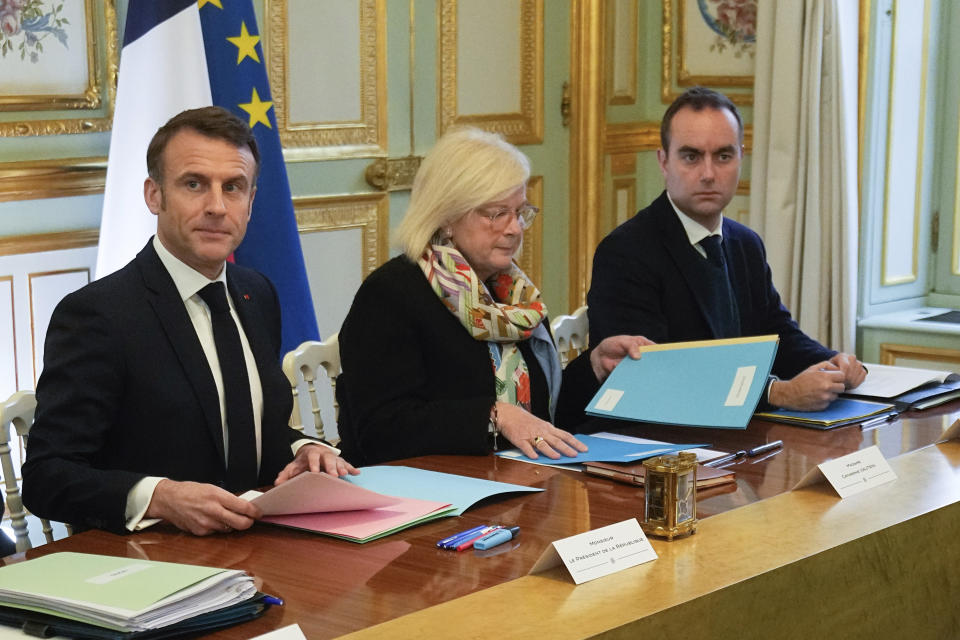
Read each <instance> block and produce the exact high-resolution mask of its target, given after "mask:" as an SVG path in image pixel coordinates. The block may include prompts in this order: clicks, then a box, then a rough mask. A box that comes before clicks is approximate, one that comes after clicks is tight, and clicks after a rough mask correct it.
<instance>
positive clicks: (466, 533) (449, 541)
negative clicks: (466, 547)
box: [437, 524, 487, 548]
mask: <svg viewBox="0 0 960 640" xmlns="http://www.w3.org/2000/svg"><path fill="white" fill-rule="evenodd" d="M486 527H487V525H485V524H482V525H480V526H479V527H474V528H473V529H467V530H466V531H461V532H460V533H455V534H453V535H452V536H450V537H448V538H444V539H443V540H441V541H440V542H438V543H437V546H438V547H440V548H446V547H450V546H454V547H455V546H457V545H456V544H454V543H455V542H457V541H458V540H459V539H460V538H463V537H465V536H470V535H473V534H475V533H480V532H481V531H483V529H485V528H486Z"/></svg>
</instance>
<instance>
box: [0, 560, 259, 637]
mask: <svg viewBox="0 0 960 640" xmlns="http://www.w3.org/2000/svg"><path fill="white" fill-rule="evenodd" d="M257 596H258V594H257V590H256V587H255V586H254V584H253V579H252V578H251V577H250V576H248V575H246V574H245V573H244V572H242V571H237V570H229V569H217V568H212V567H200V566H196V565H187V564H177V563H170V562H156V561H152V560H140V559H136V558H120V557H114V556H101V555H94V554H86V553H70V552H66V553H54V554H50V555H47V556H42V557H40V558H35V559H33V560H27V561H26V562H20V563H14V564H11V565H8V566H5V567H2V568H0V607H4V615H3V616H2V617H0V619H3V620H4V621H6V622H8V623H9V622H11V616H12V617H14V618H15V617H16V616H15V613H11V612H12V611H13V610H17V609H19V610H23V612H24V613H23V619H24V620H25V621H29V620H33V619H35V618H34V617H33V616H32V615H31V614H28V613H26V612H36V613H37V614H44V615H47V616H54V617H56V618H60V619H66V620H72V621H75V622H77V623H83V624H88V625H95V626H96V627H101V628H103V629H108V630H111V631H114V632H118V633H121V634H129V633H136V632H148V631H156V630H159V629H163V628H166V627H169V626H171V625H176V624H178V623H182V622H184V621H186V620H189V619H192V618H196V617H197V616H203V615H209V614H212V613H215V612H222V611H223V610H226V609H228V608H230V607H233V606H236V605H245V604H249V603H250V602H251V601H252V600H253V599H255V598H256V597H257ZM245 619H246V618H245Z"/></svg>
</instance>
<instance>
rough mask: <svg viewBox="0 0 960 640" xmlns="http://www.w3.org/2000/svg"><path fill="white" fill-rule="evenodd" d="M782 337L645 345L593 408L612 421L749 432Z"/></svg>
mask: <svg viewBox="0 0 960 640" xmlns="http://www.w3.org/2000/svg"><path fill="white" fill-rule="evenodd" d="M777 342H778V338H777V336H756V337H751V338H729V339H725V340H704V341H699V342H678V343H674V344H658V345H653V346H649V347H641V351H642V353H643V355H642V356H641V357H640V359H639V360H633V359H632V358H624V359H623V361H622V362H621V363H620V364H619V365H617V368H616V369H614V370H613V373H611V374H610V377H608V378H607V380H606V382H604V384H603V386H602V387H601V388H600V391H598V392H597V395H596V396H594V398H593V399H592V400H591V401H590V403H589V404H588V405H587V413H588V414H590V415H594V416H603V417H606V418H619V419H622V420H637V421H642V422H657V423H664V424H676V425H684V426H691V427H714V428H722V429H746V427H747V423H749V422H750V417H751V416H752V415H753V410H754V409H755V408H756V406H757V403H758V402H759V401H760V396H761V394H762V393H763V391H764V389H765V388H766V381H767V378H768V376H769V375H770V368H771V367H772V366H773V358H774V356H775V355H776V353H777Z"/></svg>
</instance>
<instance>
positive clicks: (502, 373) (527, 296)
mask: <svg viewBox="0 0 960 640" xmlns="http://www.w3.org/2000/svg"><path fill="white" fill-rule="evenodd" d="M417 264H418V265H420V269H421V270H423V273H424V275H425V276H426V277H427V281H428V282H429V283H430V286H431V288H433V291H434V293H436V294H437V296H438V297H439V298H440V300H441V301H442V302H443V304H445V305H446V306H447V308H448V309H450V311H451V313H453V315H455V316H456V317H457V319H459V320H460V323H461V324H462V325H463V326H464V328H465V329H466V330H467V331H468V332H469V333H470V335H471V336H472V337H473V339H474V340H483V341H485V342H486V343H487V347H488V348H489V350H490V362H491V365H492V366H493V372H494V377H495V379H496V391H497V400H500V401H501V402H509V403H510V404H515V405H518V406H521V407H523V408H524V409H526V410H527V411H529V410H530V372H529V370H528V369H527V363H526V361H525V360H524V359H523V354H521V353H520V349H518V348H517V342H519V341H521V340H527V339H528V338H530V336H531V335H532V334H533V331H534V329H536V328H537V327H538V326H539V325H540V323H541V322H543V320H544V318H546V317H547V307H546V305H544V304H543V302H542V301H541V300H540V292H539V291H538V290H537V288H536V287H535V286H534V285H533V283H532V282H530V280H529V279H528V278H527V276H526V275H525V274H524V273H523V271H521V270H520V269H519V268H518V267H517V266H516V265H515V264H513V265H511V268H510V271H509V272H508V273H501V274H499V275H497V276H496V277H494V278H492V279H491V280H489V281H488V282H487V284H486V286H484V284H483V283H482V282H480V280H479V278H478V277H477V274H476V272H475V271H474V270H473V268H472V267H471V266H470V265H469V264H468V263H467V261H466V259H465V258H464V257H463V254H461V253H460V252H459V251H457V250H456V249H455V248H454V247H452V246H449V245H437V244H433V245H430V246H429V247H427V249H426V250H425V251H424V252H423V255H421V256H420V258H419V259H418V260H417ZM488 287H489V289H488ZM491 292H492V294H493V296H495V297H496V300H494V298H493V297H492V296H491Z"/></svg>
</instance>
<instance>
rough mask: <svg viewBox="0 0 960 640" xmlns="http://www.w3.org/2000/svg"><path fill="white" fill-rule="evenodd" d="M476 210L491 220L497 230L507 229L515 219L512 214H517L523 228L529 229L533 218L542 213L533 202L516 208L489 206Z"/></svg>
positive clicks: (491, 224) (492, 225)
mask: <svg viewBox="0 0 960 640" xmlns="http://www.w3.org/2000/svg"><path fill="white" fill-rule="evenodd" d="M475 211H476V212H477V213H479V214H480V215H481V216H483V217H484V218H486V219H487V220H489V221H490V226H491V227H492V228H493V229H494V230H496V231H500V230H502V229H506V228H507V226H508V225H509V224H510V222H511V221H512V220H513V218H511V216H516V219H517V222H518V223H519V224H520V228H521V229H529V228H530V225H532V224H533V219H534V218H536V217H537V214H538V213H540V209H538V208H537V207H535V206H533V205H532V204H524V205H521V206H519V207H517V208H516V209H511V208H510V207H489V208H478V209H475Z"/></svg>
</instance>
